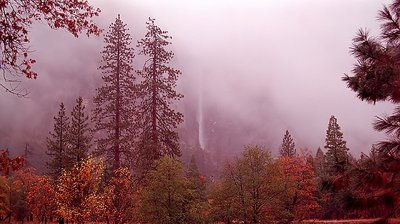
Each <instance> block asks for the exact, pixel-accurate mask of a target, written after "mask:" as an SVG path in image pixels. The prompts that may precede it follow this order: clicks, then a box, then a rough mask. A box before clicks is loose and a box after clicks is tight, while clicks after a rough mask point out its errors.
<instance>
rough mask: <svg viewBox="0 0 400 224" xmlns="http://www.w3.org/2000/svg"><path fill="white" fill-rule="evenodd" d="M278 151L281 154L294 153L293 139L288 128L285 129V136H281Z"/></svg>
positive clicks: (288, 154)
mask: <svg viewBox="0 0 400 224" xmlns="http://www.w3.org/2000/svg"><path fill="white" fill-rule="evenodd" d="M280 153H281V156H294V155H295V154H296V149H295V148H294V141H293V138H292V136H291V135H290V133H289V131H288V130H286V133H285V136H284V137H283V140H282V145H281V149H280Z"/></svg>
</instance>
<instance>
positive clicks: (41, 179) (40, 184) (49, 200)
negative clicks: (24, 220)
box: [26, 176, 57, 223]
mask: <svg viewBox="0 0 400 224" xmlns="http://www.w3.org/2000/svg"><path fill="white" fill-rule="evenodd" d="M26 200H27V202H28V205H29V208H30V209H31V211H32V213H33V214H34V215H35V217H36V218H37V219H39V220H40V222H41V223H47V219H48V218H50V217H51V216H52V215H54V213H55V212H54V211H55V210H56V206H57V205H56V201H55V191H54V187H53V185H52V184H51V181H50V179H49V178H48V177H46V176H36V178H35V182H34V183H32V185H31V186H30V188H29V190H28V193H27V196H26Z"/></svg>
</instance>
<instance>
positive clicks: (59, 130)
mask: <svg viewBox="0 0 400 224" xmlns="http://www.w3.org/2000/svg"><path fill="white" fill-rule="evenodd" d="M68 132H69V118H68V117H67V115H66V114H65V107H64V103H61V104H60V110H59V111H58V115H57V117H54V131H53V132H50V133H49V134H50V137H48V138H47V154H48V155H49V156H50V157H51V160H50V161H49V162H48V163H47V166H48V169H49V174H50V175H51V176H52V177H53V178H54V179H57V178H59V177H60V176H61V174H62V172H63V170H64V169H65V168H66V167H69V163H70V161H69V157H68V154H67V150H68V149H67V146H68Z"/></svg>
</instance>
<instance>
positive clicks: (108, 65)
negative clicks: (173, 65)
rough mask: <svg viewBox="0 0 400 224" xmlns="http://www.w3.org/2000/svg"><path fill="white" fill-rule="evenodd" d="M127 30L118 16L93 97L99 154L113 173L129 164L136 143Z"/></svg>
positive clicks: (131, 58) (112, 29) (131, 71)
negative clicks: (101, 75) (133, 130)
mask: <svg viewBox="0 0 400 224" xmlns="http://www.w3.org/2000/svg"><path fill="white" fill-rule="evenodd" d="M127 31H128V29H127V28H126V24H124V23H123V22H122V20H121V18H120V16H119V15H118V18H117V19H116V20H115V22H114V23H112V24H111V25H110V28H109V31H108V32H107V34H106V36H105V38H104V42H105V44H106V46H105V47H104V50H103V51H102V52H101V54H102V65H101V66H100V69H101V70H102V73H103V77H102V79H103V85H102V86H101V87H100V88H98V89H97V95H96V97H95V98H94V103H95V109H94V112H93V121H94V122H95V128H94V130H95V131H96V132H97V133H96V143H97V149H96V152H97V154H99V155H102V156H105V157H106V159H107V161H108V164H109V165H110V166H112V167H113V169H114V170H115V169H118V168H119V167H120V166H121V163H124V162H129V161H128V159H130V157H131V156H132V146H133V140H134V139H133V133H132V128H131V127H132V125H133V119H134V102H133V99H134V93H135V85H134V80H135V77H134V75H133V72H134V70H133V67H132V61H133V58H134V51H133V48H131V47H130V44H131V37H130V35H129V34H128V33H127Z"/></svg>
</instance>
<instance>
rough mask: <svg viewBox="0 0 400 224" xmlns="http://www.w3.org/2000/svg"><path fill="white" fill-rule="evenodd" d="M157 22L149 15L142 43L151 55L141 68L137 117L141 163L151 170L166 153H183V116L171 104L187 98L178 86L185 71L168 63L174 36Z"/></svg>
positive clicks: (175, 154)
mask: <svg viewBox="0 0 400 224" xmlns="http://www.w3.org/2000/svg"><path fill="white" fill-rule="evenodd" d="M154 21H155V20H154V19H151V18H149V21H148V22H146V25H147V30H148V31H147V34H146V35H145V37H144V38H143V39H141V40H140V41H139V42H138V47H140V48H141V50H140V54H142V55H145V56H147V57H148V58H149V59H148V60H146V63H145V65H144V66H143V70H141V71H138V74H139V75H140V77H141V83H140V84H139V87H138V92H139V93H138V97H139V99H140V103H139V106H138V114H140V116H139V117H137V118H138V120H137V124H138V128H139V131H140V134H139V144H138V151H139V159H140V160H139V161H140V163H141V164H138V165H139V166H140V167H141V168H142V169H143V170H147V169H148V168H149V167H150V166H151V164H152V162H153V161H154V160H157V159H159V158H160V157H161V156H163V155H170V156H179V155H180V154H181V151H180V149H179V137H178V133H177V132H176V128H177V126H178V124H179V123H181V122H182V121H183V115H182V114H181V113H179V112H177V111H175V110H174V109H173V108H172V107H171V104H172V103H173V101H175V100H179V99H181V98H182V97H183V95H182V94H179V93H177V92H176V91H175V89H174V88H175V87H176V81H177V79H178V76H179V75H180V74H181V72H180V71H179V70H177V69H174V68H172V67H170V66H169V65H168V64H169V62H170V60H171V59H172V58H173V55H174V54H173V53H172V52H171V51H167V50H166V49H165V47H166V46H167V45H169V44H171V42H169V39H171V37H170V36H168V35H167V31H163V30H161V29H160V28H159V27H158V26H157V25H155V23H154Z"/></svg>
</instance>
